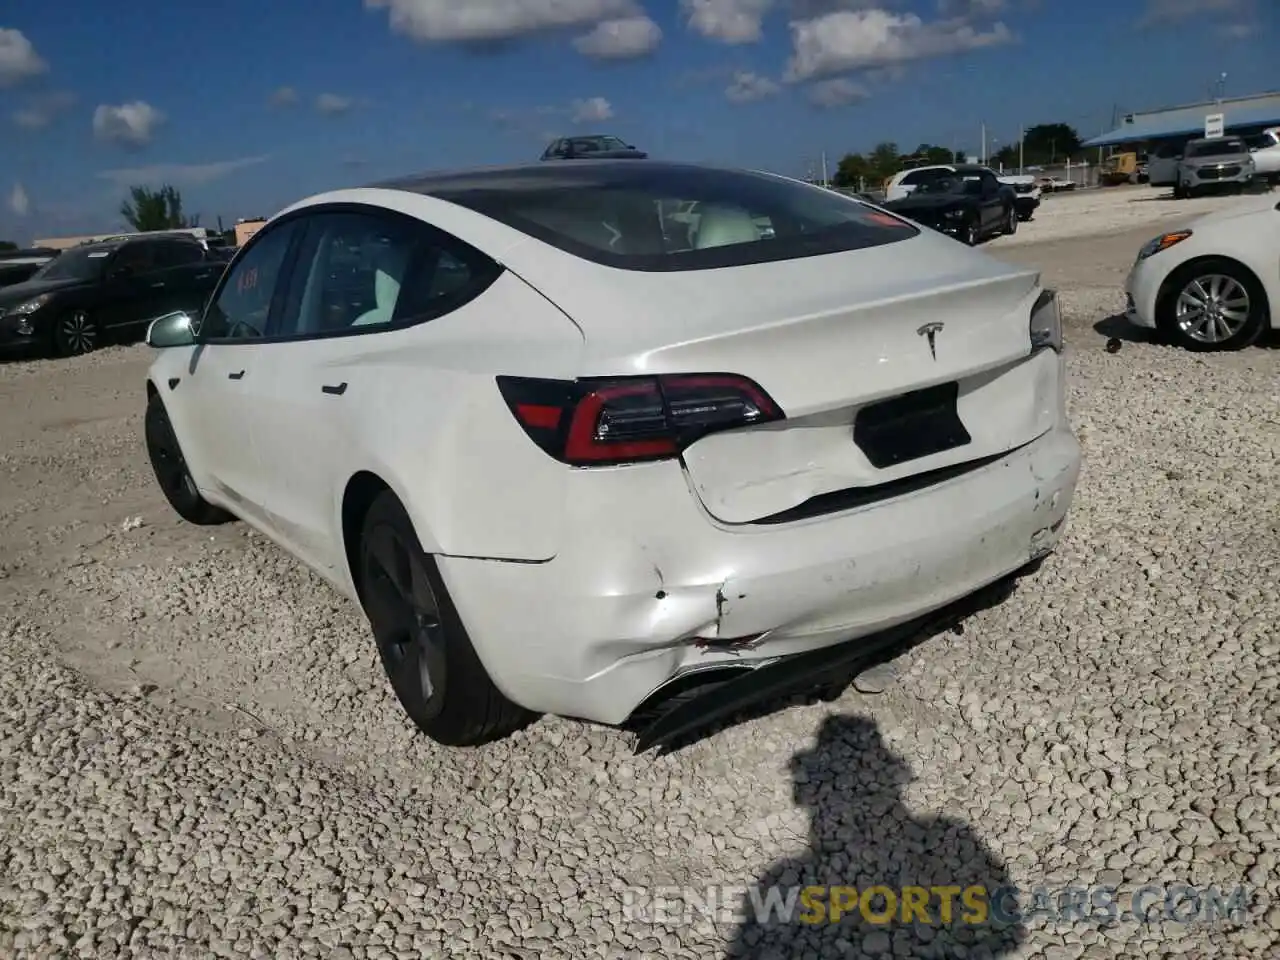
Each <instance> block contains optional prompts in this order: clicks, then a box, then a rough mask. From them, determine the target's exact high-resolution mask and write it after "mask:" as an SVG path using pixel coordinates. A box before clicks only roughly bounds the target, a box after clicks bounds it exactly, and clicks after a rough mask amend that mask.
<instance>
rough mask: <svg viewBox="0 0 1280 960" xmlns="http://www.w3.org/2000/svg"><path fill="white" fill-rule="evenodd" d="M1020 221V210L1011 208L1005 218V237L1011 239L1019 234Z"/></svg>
mask: <svg viewBox="0 0 1280 960" xmlns="http://www.w3.org/2000/svg"><path fill="white" fill-rule="evenodd" d="M1018 220H1019V217H1018V208H1017V207H1010V208H1009V210H1008V212H1006V213H1005V217H1004V230H1003V231H1002V232H1003V233H1004V235H1005V236H1008V237H1011V236H1013V235H1014V234H1015V233H1017V232H1018Z"/></svg>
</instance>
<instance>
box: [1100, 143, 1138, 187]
mask: <svg viewBox="0 0 1280 960" xmlns="http://www.w3.org/2000/svg"><path fill="white" fill-rule="evenodd" d="M1137 182H1138V155H1137V153H1135V152H1132V151H1129V152H1126V153H1113V154H1112V155H1111V156H1109V157H1107V159H1106V160H1104V161H1102V168H1101V169H1100V170H1099V171H1098V184H1099V185H1100V186H1104V187H1114V186H1118V185H1119V184H1122V183H1137Z"/></svg>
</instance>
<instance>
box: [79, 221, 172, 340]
mask: <svg viewBox="0 0 1280 960" xmlns="http://www.w3.org/2000/svg"><path fill="white" fill-rule="evenodd" d="M158 247H159V244H158V243H157V242H156V241H154V240H132V241H130V242H128V243H126V244H124V245H123V246H121V247H120V248H119V249H118V250H116V251H115V253H113V254H112V255H111V256H110V258H109V259H108V260H107V265H106V267H105V269H104V270H103V279H102V282H101V285H100V286H99V288H98V291H97V294H96V296H95V297H94V298H93V301H94V302H93V303H92V305H91V307H90V309H91V312H92V313H93V316H94V318H95V319H96V320H97V322H98V326H99V328H100V329H102V330H119V329H122V328H126V327H132V326H136V325H137V324H138V323H139V322H144V323H145V322H146V321H147V320H150V319H152V318H153V317H155V316H157V315H158V314H159V313H160V312H162V310H163V303H164V300H163V293H164V281H163V279H162V278H161V277H160V276H159V272H160V270H159V267H158V265H157V262H156V253H157V250H158Z"/></svg>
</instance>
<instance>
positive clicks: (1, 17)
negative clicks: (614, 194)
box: [0, 0, 1280, 242]
mask: <svg viewBox="0 0 1280 960" xmlns="http://www.w3.org/2000/svg"><path fill="white" fill-rule="evenodd" d="M1278 47H1280V13H1278V12H1277V4H1276V0H1135V2H1114V0H307V2H303V0H294V2H278V3H268V2H264V0H255V2H252V3H251V2H249V0H219V2H217V3H173V2H160V0H127V2H125V3H116V4H107V5H103V4H102V3H101V2H100V0H57V2H53V3H51V2H49V0H6V3H5V4H4V7H3V10H0V131H2V133H0V201H3V202H0V238H13V239H16V240H18V241H20V242H26V241H29V240H31V239H32V238H33V237H36V236H47V235H58V234H67V233H78V232H97V231H99V230H114V229H119V228H120V227H121V226H122V224H121V221H120V218H119V216H118V214H117V211H118V209H119V206H120V203H121V201H122V200H123V199H124V197H125V194H126V188H127V186H128V185H129V184H131V183H150V184H155V185H158V184H160V183H163V182H169V183H172V184H174V185H175V186H177V187H178V188H179V189H180V190H181V191H182V193H183V196H184V200H185V203H186V207H187V210H188V212H191V213H199V214H201V217H202V219H201V223H202V224H206V225H213V223H214V221H215V220H216V218H217V217H218V216H221V217H222V218H223V219H224V222H225V223H226V224H228V225H229V224H230V223H232V222H234V220H235V219H236V218H237V217H244V216H253V215H259V214H261V215H268V214H271V213H273V212H274V211H275V210H277V209H279V208H280V207H282V206H284V205H285V204H287V203H290V202H292V201H293V200H296V199H299V198H301V197H303V196H305V195H307V194H310V193H315V192H319V191H321V190H325V189H330V188H333V187H338V186H352V185H359V184H361V183H365V182H369V181H371V180H375V179H379V178H382V177H386V176H392V175H397V174H403V173H411V172H414V171H418V170H427V169H435V168H449V167H457V166H468V165H476V164H491V163H509V162H516V161H520V160H524V159H534V158H536V157H537V156H538V155H539V154H540V153H541V151H542V148H543V146H544V145H545V143H546V141H547V140H548V139H549V138H550V137H552V136H554V135H558V134H562V133H568V132H574V131H581V132H609V133H616V134H618V135H620V136H622V137H623V138H625V139H627V140H629V141H630V142H633V143H636V144H637V145H640V146H642V147H643V148H646V149H649V150H650V151H651V152H652V153H654V154H655V155H658V156H662V157H670V158H679V159H692V160H702V161H710V162H719V163H729V164H735V165H742V166H759V167H765V168H768V169H772V170H777V171H779V172H782V173H789V174H795V175H803V174H804V173H806V172H807V170H808V169H809V168H810V166H811V165H812V164H814V163H816V161H817V160H818V158H819V157H820V156H821V154H822V153H823V151H826V153H827V154H828V156H829V158H830V162H831V163H832V164H833V165H834V162H835V160H836V159H837V158H838V157H839V156H840V155H842V154H843V153H846V152H849V151H853V150H867V149H870V148H871V147H872V146H873V145H874V144H875V143H877V142H878V141H881V140H895V141H897V142H898V143H899V144H900V145H901V146H902V147H904V148H905V149H910V148H913V147H914V146H915V145H916V144H918V143H920V142H924V141H927V142H934V143H940V144H942V145H944V146H954V147H956V148H959V149H967V150H969V151H976V150H977V149H978V145H979V138H980V129H981V127H980V125H981V124H982V123H983V122H984V121H985V122H986V124H987V128H988V130H989V135H990V137H991V138H992V139H993V140H996V141H999V142H1008V141H1011V140H1016V138H1017V135H1018V129H1019V125H1020V124H1026V125H1031V124H1034V123H1044V122H1059V121H1061V122H1067V123H1071V124H1072V125H1074V126H1076V127H1077V128H1078V129H1079V131H1080V132H1081V134H1082V135H1083V136H1091V135H1094V134H1097V133H1099V132H1101V131H1102V130H1103V129H1104V128H1109V127H1110V120H1111V117H1112V111H1113V108H1115V107H1116V106H1118V107H1119V108H1120V109H1121V110H1140V109H1147V108H1153V107H1159V106H1164V105H1170V104H1175V103H1182V102H1190V101H1195V100H1199V99H1204V98H1205V97H1206V96H1207V95H1208V93H1209V91H1210V89H1211V87H1212V86H1213V84H1214V83H1215V81H1216V80H1217V79H1218V77H1219V75H1220V74H1221V73H1222V72H1223V71H1225V72H1227V74H1228V79H1227V81H1226V93H1227V95H1228V96H1230V95H1242V94H1247V93H1255V92H1260V91H1263V90H1266V89H1271V88H1274V87H1276V86H1277V85H1280V83H1278V81H1280V70H1277V68H1276V63H1277V60H1276V50H1277V48H1278Z"/></svg>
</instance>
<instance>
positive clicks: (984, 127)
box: [982, 120, 987, 167]
mask: <svg viewBox="0 0 1280 960" xmlns="http://www.w3.org/2000/svg"><path fill="white" fill-rule="evenodd" d="M982 165H983V166H984V167H985V166H986V165H987V122H986V121H985V120H984V121H982Z"/></svg>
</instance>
